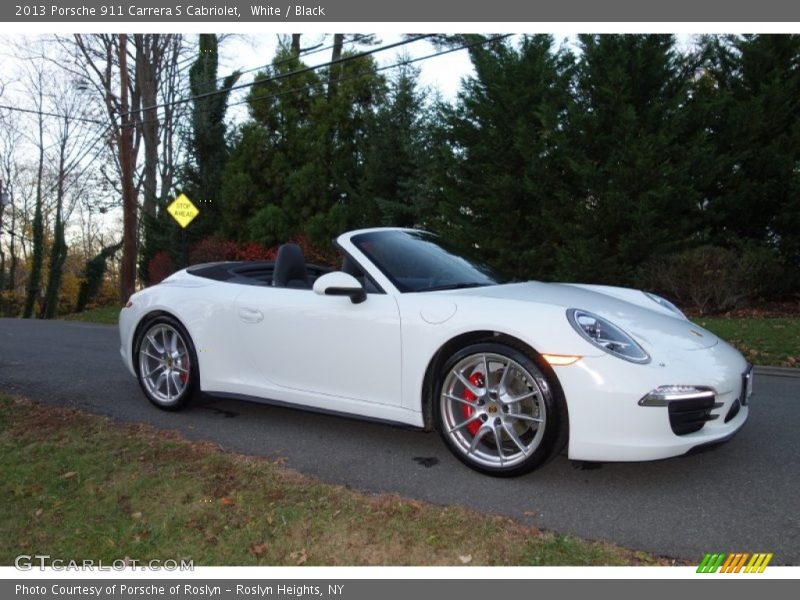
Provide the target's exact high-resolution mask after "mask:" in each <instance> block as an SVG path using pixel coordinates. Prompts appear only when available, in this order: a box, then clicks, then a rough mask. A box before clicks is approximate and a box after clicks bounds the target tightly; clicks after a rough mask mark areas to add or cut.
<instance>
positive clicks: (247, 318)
mask: <svg viewBox="0 0 800 600" xmlns="http://www.w3.org/2000/svg"><path fill="white" fill-rule="evenodd" d="M239 318H240V319H241V320H242V321H244V322H245V323H260V322H261V321H262V320H263V319H264V313H262V312H261V311H260V310H257V309H255V308H244V307H243V308H240V309H239Z"/></svg>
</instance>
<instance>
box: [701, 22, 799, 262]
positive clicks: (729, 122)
mask: <svg viewBox="0 0 800 600" xmlns="http://www.w3.org/2000/svg"><path fill="white" fill-rule="evenodd" d="M703 49H704V51H705V54H706V56H707V57H708V62H707V64H706V69H705V71H704V73H703V77H701V78H700V79H699V80H698V83H697V88H698V97H699V98H700V99H702V102H698V107H697V110H696V112H697V113H698V114H700V115H702V119H703V120H704V122H705V125H706V130H707V131H708V132H710V135H709V137H710V141H711V143H712V145H713V147H712V149H711V154H712V155H713V156H714V157H715V158H716V160H715V162H714V164H713V165H712V166H713V171H712V173H711V176H710V177H709V179H708V181H707V182H706V185H705V186H704V187H703V189H702V191H703V197H704V201H705V202H704V206H705V208H706V213H707V216H708V222H709V227H710V230H711V237H712V238H713V241H714V242H715V243H717V244H720V245H723V246H729V247H735V248H736V247H740V246H742V245H743V244H757V245H761V246H764V247H769V248H771V249H773V250H775V251H777V252H778V253H779V254H780V255H781V256H783V258H784V259H786V260H787V261H789V263H790V264H793V265H795V267H798V266H800V169H798V165H800V68H798V65H800V36H799V35H748V36H741V37H740V36H725V37H722V38H716V37H713V38H706V39H705V40H704V42H703Z"/></svg>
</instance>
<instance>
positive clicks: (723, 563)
mask: <svg viewBox="0 0 800 600" xmlns="http://www.w3.org/2000/svg"><path fill="white" fill-rule="evenodd" d="M771 560H772V552H769V553H766V552H755V553H753V554H750V553H749V552H733V553H731V554H725V553H724V552H716V553H714V554H706V555H705V557H703V560H702V562H701V563H700V566H699V567H697V572H698V573H717V572H719V573H740V572H741V573H763V572H764V569H766V568H767V565H768V564H769V561H771Z"/></svg>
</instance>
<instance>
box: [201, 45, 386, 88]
mask: <svg viewBox="0 0 800 600" xmlns="http://www.w3.org/2000/svg"><path fill="white" fill-rule="evenodd" d="M370 35H371V34H368V33H364V34H356V36H355V37H354V38H353V39H350V40H345V41H344V42H343V44H356V43H358V42H359V41H361V40H363V39H364V38H368V37H369V36H370ZM335 45H336V44H329V45H327V46H321V47H316V46H315V47H313V48H308V49H306V50H301V51H300V54H299V55H297V56H290V57H287V58H282V59H281V60H279V61H277V62H269V63H267V64H265V65H258V66H257V67H251V68H249V69H245V70H244V71H239V75H245V74H246V73H252V72H253V71H260V70H261V69H268V68H269V67H280V66H283V65H285V64H289V63H291V62H293V61H295V60H297V59H298V58H304V57H306V56H311V55H312V54H318V53H320V52H325V51H326V50H331V49H332V48H333V47H334V46H335ZM193 60H197V57H194V58H193ZM229 76H230V75H224V76H222V77H217V78H216V79H215V80H214V81H222V80H223V79H225V78H226V77H229Z"/></svg>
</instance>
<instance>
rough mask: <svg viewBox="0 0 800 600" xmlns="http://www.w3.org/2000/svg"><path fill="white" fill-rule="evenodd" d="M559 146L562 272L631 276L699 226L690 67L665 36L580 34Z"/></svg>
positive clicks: (585, 277)
mask: <svg viewBox="0 0 800 600" xmlns="http://www.w3.org/2000/svg"><path fill="white" fill-rule="evenodd" d="M579 44H580V49H581V53H580V60H579V63H578V69H577V74H576V79H575V94H576V102H575V104H574V105H573V107H572V110H571V111H570V114H569V118H568V123H567V129H566V135H565V136H564V141H563V143H564V146H565V148H566V149H567V152H568V154H569V157H568V163H567V164H568V165H569V169H568V171H567V173H566V174H565V181H566V182H567V183H568V186H569V187H568V189H567V190H566V195H565V196H564V197H563V200H564V202H565V203H569V204H570V205H571V207H572V210H573V211H574V213H573V215H572V216H571V218H570V219H569V220H568V222H567V223H566V224H565V227H564V233H565V234H566V239H567V241H568V243H565V244H564V245H563V246H562V247H561V248H560V249H559V253H558V254H559V275H560V276H561V277H563V278H569V279H577V280H581V281H589V282H603V283H618V284H630V283H632V282H633V280H634V276H635V270H636V268H637V267H638V266H639V265H640V264H641V263H642V262H644V261H646V260H647V259H648V258H649V257H650V256H653V255H662V254H666V253H669V252H670V251H672V250H674V249H676V248H678V247H681V246H682V245H684V244H685V243H687V240H688V238H690V236H691V235H692V234H693V233H694V232H695V231H696V229H697V223H698V210H699V195H698V192H697V191H696V189H695V188H694V186H693V180H694V178H693V176H692V167H693V165H692V164H691V162H690V160H691V157H692V156H693V155H694V152H693V150H692V148H693V145H694V144H695V141H696V140H695V138H694V136H693V135H692V132H691V131H689V130H688V129H687V127H686V125H685V123H684V121H683V115H682V112H681V110H682V107H683V106H684V105H685V103H686V102H687V98H688V87H689V82H690V74H691V70H690V68H689V67H688V65H687V62H686V61H685V59H684V58H683V57H682V56H680V55H679V53H678V52H677V51H676V49H675V40H674V38H673V37H672V36H667V35H581V36H579Z"/></svg>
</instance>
